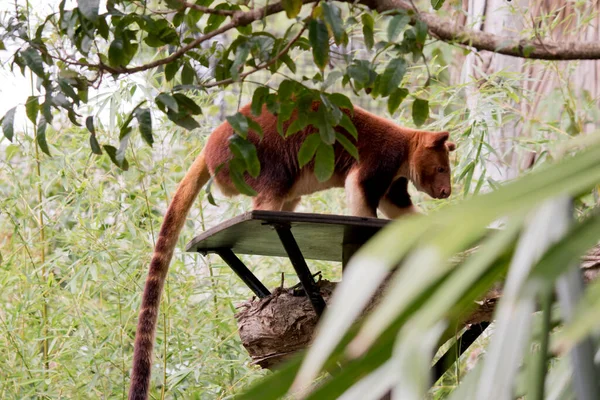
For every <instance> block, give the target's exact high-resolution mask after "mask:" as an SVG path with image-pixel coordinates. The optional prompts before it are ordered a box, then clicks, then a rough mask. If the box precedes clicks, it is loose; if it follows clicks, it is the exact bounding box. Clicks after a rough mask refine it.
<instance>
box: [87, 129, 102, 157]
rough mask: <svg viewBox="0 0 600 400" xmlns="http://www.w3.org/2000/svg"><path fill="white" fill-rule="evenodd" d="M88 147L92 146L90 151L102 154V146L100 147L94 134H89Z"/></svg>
mask: <svg viewBox="0 0 600 400" xmlns="http://www.w3.org/2000/svg"><path fill="white" fill-rule="evenodd" d="M90 147H91V148H92V153H94V154H98V155H102V148H101V147H100V143H98V139H97V138H96V135H95V134H93V133H92V134H90Z"/></svg>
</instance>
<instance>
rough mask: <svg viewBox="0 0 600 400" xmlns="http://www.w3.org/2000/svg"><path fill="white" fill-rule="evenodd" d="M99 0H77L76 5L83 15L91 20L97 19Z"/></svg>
mask: <svg viewBox="0 0 600 400" xmlns="http://www.w3.org/2000/svg"><path fill="white" fill-rule="evenodd" d="M99 6H100V0H77V7H79V11H80V12H81V13H82V14H83V16H84V17H86V18H87V19H89V20H90V21H92V22H96V21H97V20H98V9H99Z"/></svg>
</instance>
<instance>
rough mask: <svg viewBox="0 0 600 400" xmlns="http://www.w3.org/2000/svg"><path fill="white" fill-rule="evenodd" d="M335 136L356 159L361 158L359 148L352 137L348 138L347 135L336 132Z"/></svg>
mask: <svg viewBox="0 0 600 400" xmlns="http://www.w3.org/2000/svg"><path fill="white" fill-rule="evenodd" d="M335 138H336V139H337V141H338V142H339V143H340V144H341V145H342V146H343V147H344V149H346V151H347V152H348V153H349V154H350V155H351V156H352V157H353V158H354V159H356V160H358V159H359V158H358V149H357V148H356V145H355V144H354V143H352V142H351V141H350V139H348V138H347V137H346V135H344V134H342V133H339V132H336V133H335Z"/></svg>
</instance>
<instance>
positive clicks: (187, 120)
mask: <svg viewBox="0 0 600 400" xmlns="http://www.w3.org/2000/svg"><path fill="white" fill-rule="evenodd" d="M167 118H169V120H171V121H173V122H174V123H175V124H177V125H179V126H181V127H182V128H185V129H187V130H189V131H191V130H192V129H196V128H199V127H200V124H199V123H198V121H196V120H195V119H194V118H192V117H191V116H190V115H189V114H186V113H176V112H173V111H171V110H169V111H168V112H167Z"/></svg>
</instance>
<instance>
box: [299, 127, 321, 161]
mask: <svg viewBox="0 0 600 400" xmlns="http://www.w3.org/2000/svg"><path fill="white" fill-rule="evenodd" d="M320 144H321V137H320V136H319V135H318V134H317V133H311V134H310V135H308V136H307V137H306V138H305V139H304V142H302V146H300V150H299V151H298V163H299V165H300V168H302V167H304V166H305V165H306V164H308V163H309V162H310V160H312V159H313V157H314V156H315V153H316V152H317V147H319V145H320Z"/></svg>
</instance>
